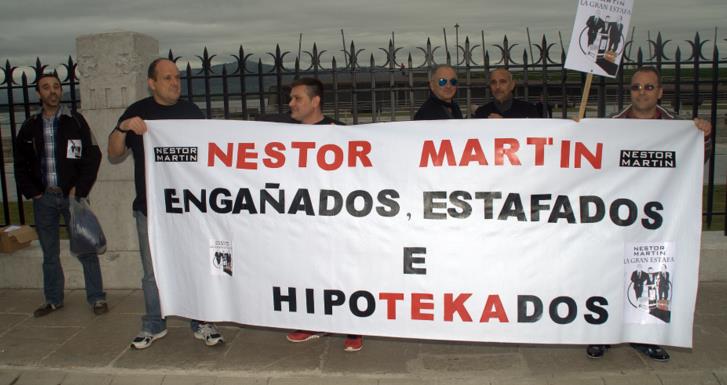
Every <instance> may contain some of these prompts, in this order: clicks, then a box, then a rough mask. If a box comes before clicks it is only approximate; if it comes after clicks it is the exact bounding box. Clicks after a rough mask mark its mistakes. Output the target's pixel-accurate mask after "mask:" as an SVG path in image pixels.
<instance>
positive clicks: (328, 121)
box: [316, 116, 346, 126]
mask: <svg viewBox="0 0 727 385" xmlns="http://www.w3.org/2000/svg"><path fill="white" fill-rule="evenodd" d="M316 124H335V125H338V126H345V125H346V124H345V123H343V122H341V121H338V120H336V119H333V118H329V117H328V116H323V119H322V120H321V121H320V122H318V123H316Z"/></svg>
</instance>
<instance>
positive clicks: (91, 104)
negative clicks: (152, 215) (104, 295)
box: [76, 32, 159, 288]
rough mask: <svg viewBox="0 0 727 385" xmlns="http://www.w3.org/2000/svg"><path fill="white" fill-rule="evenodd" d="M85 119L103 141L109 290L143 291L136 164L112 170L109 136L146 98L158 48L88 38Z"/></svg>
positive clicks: (127, 35)
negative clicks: (126, 113)
mask: <svg viewBox="0 0 727 385" xmlns="http://www.w3.org/2000/svg"><path fill="white" fill-rule="evenodd" d="M76 53H77V59H78V73H79V84H80V88H81V113H82V114H83V115H84V116H85V117H86V119H87V120H88V123H89V125H90V126H91V130H92V131H93V134H94V136H95V137H96V140H97V141H98V144H99V147H100V148H101V152H102V153H103V161H102V162H101V169H100V170H99V174H98V179H97V181H96V184H95V185H94V187H93V190H92V191H91V195H90V199H91V205H92V207H93V209H94V212H95V213H96V215H97V216H98V218H99V221H100V222H101V224H102V226H103V229H104V232H105V234H106V239H107V242H108V249H107V251H106V253H105V254H104V255H102V256H101V264H102V265H101V268H102V271H103V275H104V283H105V286H106V287H107V288H137V287H140V286H141V283H140V281H141V264H140V259H139V252H138V250H139V244H138V240H137V236H136V225H135V220H134V218H133V216H132V210H131V202H132V201H133V199H134V196H135V190H134V175H133V163H134V162H133V159H132V157H131V156H127V157H126V159H125V160H124V161H122V162H120V163H118V164H111V163H110V162H109V160H108V155H107V143H108V135H109V133H110V132H111V130H112V129H113V128H114V126H115V125H116V122H117V120H118V119H119V117H120V116H121V114H122V113H123V112H124V110H125V109H126V107H128V106H129V105H130V104H131V103H133V102H135V101H137V100H139V99H142V98H144V97H147V96H148V95H149V91H148V89H147V85H146V72H147V66H148V65H149V63H150V62H151V61H152V60H154V59H155V58H157V57H159V42H158V41H157V40H156V39H154V38H152V37H150V36H146V35H142V34H139V33H135V32H112V33H101V34H93V35H84V36H80V37H78V38H77V39H76Z"/></svg>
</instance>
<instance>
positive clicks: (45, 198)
mask: <svg viewBox="0 0 727 385" xmlns="http://www.w3.org/2000/svg"><path fill="white" fill-rule="evenodd" d="M33 215H34V217H35V226H36V231H37V232H38V240H39V241H40V247H41V249H42V250H43V294H44V296H45V301H46V303H50V304H54V305H62V304H63V289H64V285H65V277H64V276H63V267H61V259H60V252H61V246H60V236H59V234H58V231H59V228H60V219H61V216H63V219H64V221H65V223H66V224H68V222H69V220H70V217H71V214H70V212H69V211H68V197H66V196H64V195H63V193H61V192H46V193H44V194H43V195H42V196H41V197H40V198H38V199H33ZM78 260H79V261H80V262H81V265H82V266H83V280H84V281H85V284H86V301H88V303H89V304H91V305H93V304H94V303H95V302H96V301H100V300H105V299H106V293H104V291H103V280H102V278H101V266H99V263H98V255H97V254H96V253H92V254H81V255H79V256H78Z"/></svg>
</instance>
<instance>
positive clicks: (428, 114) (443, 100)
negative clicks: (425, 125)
mask: <svg viewBox="0 0 727 385" xmlns="http://www.w3.org/2000/svg"><path fill="white" fill-rule="evenodd" d="M429 89H430V90H431V93H430V95H429V99H427V101H425V102H424V104H422V106H421V107H420V108H419V111H417V113H416V114H414V120H438V119H462V112H461V111H460V109H459V105H457V102H455V101H454V95H455V94H456V93H457V72H456V71H455V70H454V68H452V66H450V65H448V64H440V65H438V66H436V67H434V69H433V70H432V75H431V77H430V78H429Z"/></svg>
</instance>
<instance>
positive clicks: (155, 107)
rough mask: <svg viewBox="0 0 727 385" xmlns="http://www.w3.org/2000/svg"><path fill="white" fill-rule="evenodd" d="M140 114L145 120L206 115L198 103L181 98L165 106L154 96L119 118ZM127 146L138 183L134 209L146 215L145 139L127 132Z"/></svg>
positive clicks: (132, 106)
mask: <svg viewBox="0 0 727 385" xmlns="http://www.w3.org/2000/svg"><path fill="white" fill-rule="evenodd" d="M135 116H138V117H140V118H142V119H144V120H161V119H204V118H205V116H204V114H203V113H202V111H201V110H200V109H199V107H197V105H196V104H194V103H192V102H189V101H186V100H179V101H178V102H177V103H176V104H174V105H172V106H163V105H161V104H158V103H157V102H155V101H154V98H153V97H151V96H150V97H148V98H146V99H142V100H139V101H138V102H136V103H134V104H132V105H130V106H129V107H128V108H127V109H126V111H124V113H123V115H121V117H120V118H119V123H121V122H122V121H124V120H126V119H129V118H133V117H135ZM126 147H128V148H130V149H131V151H132V153H133V155H134V183H135V185H136V198H135V199H134V204H133V209H134V211H141V212H143V213H144V215H146V181H145V180H144V139H143V137H142V136H141V135H137V134H135V133H133V132H129V133H127V134H126Z"/></svg>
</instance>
